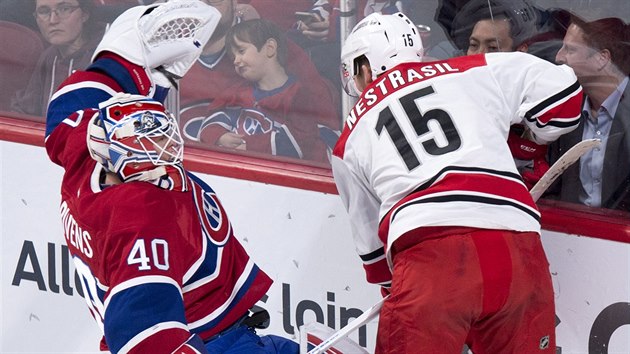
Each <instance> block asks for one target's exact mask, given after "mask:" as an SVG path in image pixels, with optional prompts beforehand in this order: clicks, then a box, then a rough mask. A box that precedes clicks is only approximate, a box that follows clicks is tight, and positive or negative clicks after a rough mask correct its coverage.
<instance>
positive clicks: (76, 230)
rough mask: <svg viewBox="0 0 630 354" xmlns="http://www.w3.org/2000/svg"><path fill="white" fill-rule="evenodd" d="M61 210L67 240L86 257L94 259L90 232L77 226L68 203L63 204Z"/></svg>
mask: <svg viewBox="0 0 630 354" xmlns="http://www.w3.org/2000/svg"><path fill="white" fill-rule="evenodd" d="M60 209H61V210H60V212H61V222H62V223H63V226H64V228H63V229H64V234H65V236H66V240H67V241H68V243H69V244H71V245H72V246H74V247H75V248H76V249H77V250H79V251H80V252H81V253H83V254H84V255H85V256H86V257H88V258H92V256H93V255H94V252H93V251H92V246H91V245H90V240H92V236H91V235H90V233H89V232H87V231H85V230H83V229H82V228H81V226H79V224H77V222H76V220H74V216H72V214H70V208H68V203H66V201H65V200H64V201H63V203H61V207H60Z"/></svg>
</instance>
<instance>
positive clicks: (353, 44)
mask: <svg viewBox="0 0 630 354" xmlns="http://www.w3.org/2000/svg"><path fill="white" fill-rule="evenodd" d="M422 52H423V48H422V40H421V39H420V34H419V33H418V29H417V28H416V26H415V25H414V24H413V22H411V20H409V18H407V16H405V15H404V14H403V13H401V12H397V13H395V14H393V15H382V14H380V13H377V12H375V13H372V14H370V15H369V16H366V17H365V18H364V19H363V20H361V21H360V22H359V23H357V25H356V26H354V28H353V30H352V32H351V33H350V35H348V38H346V40H345V42H344V44H343V47H342V49H341V82H342V84H343V89H344V91H346V93H347V94H348V95H350V96H354V97H358V96H360V95H361V92H359V90H358V89H357V87H356V84H355V83H354V79H353V78H354V76H355V75H358V74H359V70H360V68H359V67H358V64H357V62H356V59H357V58H359V57H361V56H362V55H365V56H366V58H367V59H368V60H369V62H370V66H371V68H372V79H373V80H375V79H376V77H377V76H378V75H380V74H382V73H384V72H386V71H387V70H390V69H391V68H393V67H394V66H396V65H398V64H401V63H405V62H419V61H421V60H422Z"/></svg>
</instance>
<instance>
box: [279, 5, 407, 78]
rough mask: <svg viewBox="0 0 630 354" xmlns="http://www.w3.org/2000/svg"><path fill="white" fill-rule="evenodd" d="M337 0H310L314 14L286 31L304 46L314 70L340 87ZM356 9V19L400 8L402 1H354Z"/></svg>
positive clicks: (338, 11)
mask: <svg viewBox="0 0 630 354" xmlns="http://www.w3.org/2000/svg"><path fill="white" fill-rule="evenodd" d="M339 2H340V1H339V0H313V1H312V7H311V9H310V10H308V11H307V12H310V13H312V14H313V16H312V17H311V18H301V19H299V20H298V21H297V22H296V23H295V26H294V27H295V29H294V30H293V31H291V32H289V38H291V39H292V40H294V41H295V42H296V43H298V44H299V45H300V46H301V47H302V48H304V49H305V50H306V51H307V52H308V53H309V56H310V57H311V58H312V60H313V63H314V64H315V66H316V67H317V70H318V71H319V72H320V73H321V75H323V76H324V77H326V78H327V79H328V80H330V81H331V82H332V83H334V84H335V86H338V87H340V86H341V81H339V70H337V66H338V64H339V63H338V56H339V52H340V51H341V47H340V42H341V41H340V38H339V37H340V33H339V27H340V21H339V19H340V3H339ZM355 3H356V9H357V11H355V12H353V14H354V16H355V19H356V21H357V22H358V21H360V20H361V19H363V18H364V17H365V16H367V15H369V14H371V13H374V12H378V13H383V14H392V13H395V12H398V11H402V2H401V1H395V0H357V1H356V2H355Z"/></svg>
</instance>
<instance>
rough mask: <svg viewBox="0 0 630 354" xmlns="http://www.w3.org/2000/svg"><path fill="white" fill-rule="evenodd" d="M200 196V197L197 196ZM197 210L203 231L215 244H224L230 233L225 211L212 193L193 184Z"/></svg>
mask: <svg viewBox="0 0 630 354" xmlns="http://www.w3.org/2000/svg"><path fill="white" fill-rule="evenodd" d="M199 197H201V198H199ZM195 199H196V201H197V203H196V205H197V212H198V213H199V218H200V221H201V228H202V230H203V233H204V234H205V235H206V236H207V237H208V238H209V239H210V240H211V241H212V243H214V244H215V245H218V246H222V245H224V244H225V243H226V242H227V240H228V239H229V237H230V234H231V233H232V230H231V226H230V223H229V222H228V220H227V219H226V218H225V211H224V210H223V207H222V206H221V204H220V203H219V201H218V200H217V199H216V195H215V194H213V193H206V192H204V191H203V190H202V189H201V188H199V186H198V185H195Z"/></svg>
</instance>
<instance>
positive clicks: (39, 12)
mask: <svg viewBox="0 0 630 354" xmlns="http://www.w3.org/2000/svg"><path fill="white" fill-rule="evenodd" d="M79 7H80V6H76V5H63V4H62V5H60V6H58V7H56V8H54V9H51V8H50V7H48V6H42V7H38V8H37V9H36V10H35V12H34V13H33V16H35V17H36V18H38V19H40V20H42V21H47V20H49V19H50V16H51V15H52V13H53V12H54V13H55V15H57V17H58V18H59V19H62V20H63V19H66V18H68V16H70V14H72V13H73V12H74V11H75V10H76V9H78V8H79Z"/></svg>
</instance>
